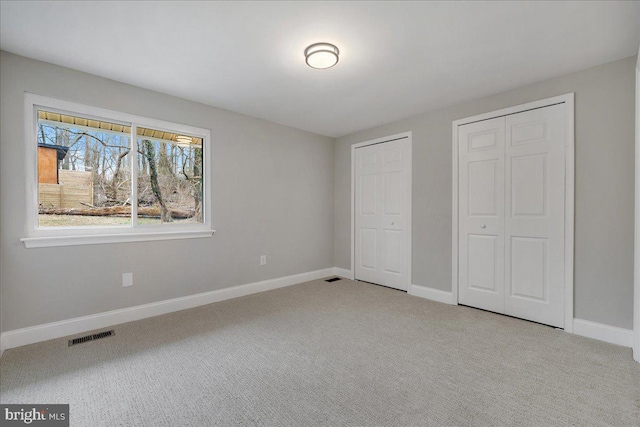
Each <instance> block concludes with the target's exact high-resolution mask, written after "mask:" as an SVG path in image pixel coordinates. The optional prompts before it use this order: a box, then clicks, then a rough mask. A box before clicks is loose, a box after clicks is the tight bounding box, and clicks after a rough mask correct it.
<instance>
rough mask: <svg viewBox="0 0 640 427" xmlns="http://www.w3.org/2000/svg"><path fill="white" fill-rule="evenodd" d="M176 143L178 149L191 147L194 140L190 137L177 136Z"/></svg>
mask: <svg viewBox="0 0 640 427" xmlns="http://www.w3.org/2000/svg"><path fill="white" fill-rule="evenodd" d="M176 141H177V142H178V147H189V146H190V145H191V142H192V141H193V139H192V138H191V137H190V136H186V135H178V136H176Z"/></svg>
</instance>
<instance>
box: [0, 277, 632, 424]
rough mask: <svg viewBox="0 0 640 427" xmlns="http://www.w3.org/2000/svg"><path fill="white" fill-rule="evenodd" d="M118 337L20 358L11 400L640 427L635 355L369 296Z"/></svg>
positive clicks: (264, 300) (299, 293) (324, 288)
mask: <svg viewBox="0 0 640 427" xmlns="http://www.w3.org/2000/svg"><path fill="white" fill-rule="evenodd" d="M114 329H115V332H116V335H115V336H114V337H111V338H106V339H103V340H99V341H95V342H89V343H85V344H80V345H77V346H74V347H67V339H57V340H52V341H47V342H44V343H39V344H34V345H29V346H25V347H21V348H16V349H10V350H7V351H6V352H5V354H4V355H3V356H2V358H1V359H0V393H1V394H0V401H1V402H2V403H70V404H71V425H73V426H154V427H155V426H171V427H175V426H209V425H221V426H236V425H242V426H245V425H269V426H316V425H326V426H340V425H350V426H355V425H358V426H374V425H375V426H377V425H388V426H400V425H407V426H408V425H415V426H417V425H421V426H422V425H424V426H441V425H443V426H445V425H446V426H556V425H575V426H596V425H598V426H599V425H615V426H640V364H638V363H635V362H634V361H633V360H632V357H631V350H630V349H628V348H624V347H619V346H614V345H610V344H606V343H603V342H599V341H595V340H591V339H587V338H582V337H578V336H574V335H571V334H567V333H565V332H563V331H559V330H554V329H552V328H550V327H546V326H542V325H538V324H535V323H529V322H526V321H522V320H518V319H513V318H510V317H505V316H500V315H497V314H492V313H488V312H484V311H480V310H475V309H472V308H467V307H453V306H448V305H444V304H439V303H435V302H431V301H428V300H424V299H421V298H417V297H412V296H409V295H407V294H406V293H403V292H399V291H395V290H391V289H388V288H384V287H380V286H375V285H370V284H366V283H358V282H353V281H349V280H341V281H338V282H334V283H326V282H324V281H321V280H318V281H313V282H309V283H304V284H301V285H296V286H292V287H288V288H282V289H278V290H274V291H270V292H264V293H260V294H255V295H251V296H247V297H243V298H238V299H234V300H229V301H224V302H220V303H216V304H211V305H208V306H203V307H199V308H195V309H191V310H186V311H181V312H178V313H172V314H167V315H164V316H159V317H155V318H152V319H146V320H141V321H137V322H132V323H127V324H123V325H118V326H116V327H115V328H114Z"/></svg>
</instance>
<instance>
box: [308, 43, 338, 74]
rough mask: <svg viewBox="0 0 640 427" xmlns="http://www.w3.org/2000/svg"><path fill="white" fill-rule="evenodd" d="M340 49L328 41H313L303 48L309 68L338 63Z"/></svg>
mask: <svg viewBox="0 0 640 427" xmlns="http://www.w3.org/2000/svg"><path fill="white" fill-rule="evenodd" d="M338 55H340V51H339V50H338V48H337V47H335V46H334V45H332V44H330V43H314V44H312V45H311V46H309V47H308V48H306V49H305V50H304V57H305V58H306V62H307V65H308V66H309V67H311V68H319V69H325V68H331V67H333V66H334V65H336V64H337V63H338Z"/></svg>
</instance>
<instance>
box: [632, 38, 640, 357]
mask: <svg viewBox="0 0 640 427" xmlns="http://www.w3.org/2000/svg"><path fill="white" fill-rule="evenodd" d="M638 55H639V56H638V62H636V165H635V167H636V171H635V174H636V194H635V199H636V200H635V242H634V291H633V294H634V297H633V298H634V305H633V358H634V359H635V360H636V362H639V363H640V49H639V50H638Z"/></svg>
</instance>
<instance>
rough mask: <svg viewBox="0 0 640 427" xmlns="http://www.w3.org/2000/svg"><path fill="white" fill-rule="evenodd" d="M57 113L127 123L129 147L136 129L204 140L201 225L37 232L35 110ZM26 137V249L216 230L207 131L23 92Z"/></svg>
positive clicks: (133, 161)
mask: <svg viewBox="0 0 640 427" xmlns="http://www.w3.org/2000/svg"><path fill="white" fill-rule="evenodd" d="M47 108H49V109H53V110H62V111H67V112H69V113H75V114H77V115H82V116H89V117H91V116H94V117H97V118H102V119H107V120H109V119H110V120H112V121H117V122H126V123H130V124H131V145H132V147H133V146H134V144H135V143H136V141H137V135H136V129H137V127H146V128H152V129H159V130H166V131H170V132H175V133H181V134H186V135H191V136H198V137H201V138H202V139H203V143H202V157H203V162H202V163H203V169H204V176H203V183H202V185H203V187H202V194H203V195H204V197H203V199H204V200H203V222H202V223H200V224H162V225H161V226H158V225H139V224H136V223H135V222H136V221H135V220H134V221H133V222H132V225H118V226H86V227H38V167H37V165H38V148H37V146H38V145H37V144H36V143H35V142H36V141H37V124H38V120H37V109H47ZM24 117H25V132H24V135H25V138H26V141H25V143H26V164H25V171H26V176H25V178H26V184H27V194H26V199H27V200H26V201H27V206H26V208H27V209H26V213H27V215H26V220H27V226H26V230H27V236H26V237H23V238H22V239H20V241H22V242H23V243H24V245H25V247H27V248H41V247H52V246H73V245H91V244H102V243H123V242H140V241H154V240H173V239H193V238H204V237H211V236H212V235H213V233H214V232H215V230H214V229H213V227H212V203H211V191H210V189H211V159H212V155H211V131H210V130H208V129H202V128H197V127H193V126H188V125H183V124H179V123H172V122H167V121H164V120H157V119H151V118H148V117H142V116H136V115H133V114H128V113H122V112H119V111H114V110H108V109H105V108H100V107H94V106H91V105H86V104H80V103H76V102H71V101H64V100H60V99H56V98H50V97H46V96H41V95H35V94H32V93H25V107H24ZM129 159H130V162H131V163H130V166H131V170H132V171H135V170H136V169H135V168H136V167H137V156H135V155H131V156H130V157H129ZM136 192H137V186H135V185H133V186H132V194H131V199H132V200H137V194H136ZM131 210H132V216H133V218H134V219H135V218H136V216H135V214H136V213H137V203H132V204H131Z"/></svg>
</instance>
